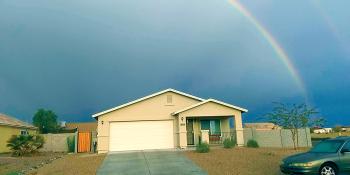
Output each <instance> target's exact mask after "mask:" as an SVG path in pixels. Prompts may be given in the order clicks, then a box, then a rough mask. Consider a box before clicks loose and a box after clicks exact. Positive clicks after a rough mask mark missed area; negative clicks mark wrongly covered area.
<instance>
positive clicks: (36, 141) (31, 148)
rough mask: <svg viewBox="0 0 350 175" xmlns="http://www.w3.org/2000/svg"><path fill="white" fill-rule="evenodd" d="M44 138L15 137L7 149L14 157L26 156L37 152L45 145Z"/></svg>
mask: <svg viewBox="0 0 350 175" xmlns="http://www.w3.org/2000/svg"><path fill="white" fill-rule="evenodd" d="M44 143H45V141H44V137H42V136H40V135H18V136H16V135H13V136H12V137H11V138H10V139H9V140H8V141H7V145H6V146H7V147H9V148H10V150H11V151H12V155H14V156H24V155H27V154H31V153H34V152H36V151H37V150H38V149H39V148H42V147H43V145H44Z"/></svg>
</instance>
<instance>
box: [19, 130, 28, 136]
mask: <svg viewBox="0 0 350 175" xmlns="http://www.w3.org/2000/svg"><path fill="white" fill-rule="evenodd" d="M28 134H29V132H28V131H27V130H21V135H28Z"/></svg>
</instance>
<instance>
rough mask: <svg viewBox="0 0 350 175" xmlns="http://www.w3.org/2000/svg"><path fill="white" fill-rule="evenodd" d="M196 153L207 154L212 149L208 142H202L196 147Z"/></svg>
mask: <svg viewBox="0 0 350 175" xmlns="http://www.w3.org/2000/svg"><path fill="white" fill-rule="evenodd" d="M196 151H197V152H198V153H207V152H209V151H210V148H209V144H208V143H206V142H202V143H200V144H198V145H197V147H196Z"/></svg>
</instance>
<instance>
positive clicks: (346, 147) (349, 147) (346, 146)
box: [343, 141, 350, 150]
mask: <svg viewBox="0 0 350 175" xmlns="http://www.w3.org/2000/svg"><path fill="white" fill-rule="evenodd" d="M344 149H347V150H350V141H349V142H346V143H345V145H344V147H343V150H344Z"/></svg>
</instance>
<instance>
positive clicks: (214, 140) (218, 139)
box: [209, 132, 236, 144]
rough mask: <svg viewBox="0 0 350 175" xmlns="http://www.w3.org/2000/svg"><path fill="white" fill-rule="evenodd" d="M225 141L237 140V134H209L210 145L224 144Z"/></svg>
mask: <svg viewBox="0 0 350 175" xmlns="http://www.w3.org/2000/svg"><path fill="white" fill-rule="evenodd" d="M225 139H232V140H236V133H235V132H216V133H209V144H223V142H224V140H225Z"/></svg>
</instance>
